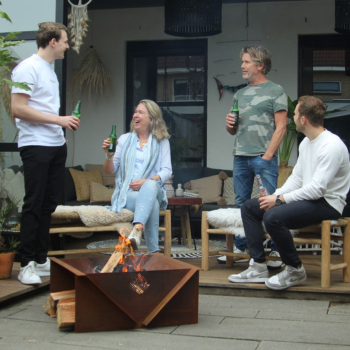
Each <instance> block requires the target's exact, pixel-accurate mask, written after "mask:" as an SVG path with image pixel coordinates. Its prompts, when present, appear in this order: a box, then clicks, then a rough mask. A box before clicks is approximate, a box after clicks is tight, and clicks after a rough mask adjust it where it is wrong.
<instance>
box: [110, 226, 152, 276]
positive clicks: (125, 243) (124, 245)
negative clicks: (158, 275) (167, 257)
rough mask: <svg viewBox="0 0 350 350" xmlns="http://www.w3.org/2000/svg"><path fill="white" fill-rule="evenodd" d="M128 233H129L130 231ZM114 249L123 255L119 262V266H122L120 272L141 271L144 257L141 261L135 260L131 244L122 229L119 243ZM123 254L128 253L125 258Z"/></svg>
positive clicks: (143, 256)
mask: <svg viewBox="0 0 350 350" xmlns="http://www.w3.org/2000/svg"><path fill="white" fill-rule="evenodd" d="M128 231H129V232H130V230H128ZM114 249H115V251H117V252H120V253H123V256H122V257H121V259H120V260H119V265H124V266H123V268H122V272H129V271H130V270H133V271H141V266H143V260H144V258H145V255H142V256H141V259H135V254H134V250H133V248H132V246H131V242H130V240H129V239H128V238H127V237H126V236H125V234H124V232H123V229H121V230H120V236H119V242H118V244H117V245H116V246H115V248H114ZM125 252H127V253H128V255H127V256H125V254H124V253H125ZM130 263H131V266H130Z"/></svg>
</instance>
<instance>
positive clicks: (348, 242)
mask: <svg viewBox="0 0 350 350" xmlns="http://www.w3.org/2000/svg"><path fill="white" fill-rule="evenodd" d="M344 219H345V220H346V221H347V222H348V224H347V225H346V227H345V230H344V241H343V243H344V244H343V261H344V263H346V264H347V267H346V268H345V269H344V270H343V282H347V283H349V282H350V218H344Z"/></svg>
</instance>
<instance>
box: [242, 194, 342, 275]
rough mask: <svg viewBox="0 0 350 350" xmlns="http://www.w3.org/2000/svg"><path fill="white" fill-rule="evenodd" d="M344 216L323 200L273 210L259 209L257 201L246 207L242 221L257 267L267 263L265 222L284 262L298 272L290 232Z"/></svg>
mask: <svg viewBox="0 0 350 350" xmlns="http://www.w3.org/2000/svg"><path fill="white" fill-rule="evenodd" d="M340 216H341V214H340V213H339V212H338V211H336V210H335V209H334V208H333V207H331V206H330V205H329V204H328V203H327V201H326V200H325V199H324V198H320V199H317V200H314V201H307V200H302V201H297V202H291V203H289V204H283V205H280V206H278V207H274V208H271V209H270V210H268V211H265V210H263V209H260V204H259V202H258V199H257V198H253V199H251V200H249V201H247V202H245V203H244V205H243V207H242V220H243V226H244V231H245V234H246V237H247V242H248V248H249V254H250V256H251V257H252V258H253V259H254V261H255V262H257V263H263V262H265V260H266V259H265V253H264V247H263V244H262V243H263V240H264V238H263V234H264V232H263V228H262V224H261V221H262V220H263V221H264V224H265V227H266V230H267V232H268V233H269V234H270V236H271V237H272V238H273V239H274V241H275V242H276V245H277V247H278V251H279V253H280V255H281V260H282V261H283V262H284V263H285V264H286V265H289V266H293V267H295V268H297V267H298V266H299V265H300V264H301V261H300V258H299V256H298V253H297V251H296V248H295V245H294V242H293V237H292V235H291V233H290V231H289V229H300V228H303V227H307V226H310V225H314V224H318V223H320V222H321V221H322V220H337V219H339V218H340Z"/></svg>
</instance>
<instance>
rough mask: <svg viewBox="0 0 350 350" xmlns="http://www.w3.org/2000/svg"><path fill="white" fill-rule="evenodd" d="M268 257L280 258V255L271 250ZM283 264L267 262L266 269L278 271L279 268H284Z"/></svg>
mask: <svg viewBox="0 0 350 350" xmlns="http://www.w3.org/2000/svg"><path fill="white" fill-rule="evenodd" d="M269 256H273V257H275V258H280V257H281V256H280V253H279V252H277V251H276V250H273V251H272V252H271V253H270V254H269ZM284 266H285V265H284V263H283V262H282V260H268V261H267V268H268V269H269V270H279V269H280V268H282V267H284Z"/></svg>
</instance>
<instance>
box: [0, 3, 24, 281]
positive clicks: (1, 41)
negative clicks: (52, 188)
mask: <svg viewBox="0 0 350 350" xmlns="http://www.w3.org/2000/svg"><path fill="white" fill-rule="evenodd" d="M0 5H2V3H1V1H0ZM0 18H3V19H5V20H7V21H9V22H11V19H10V17H9V16H8V14H7V13H5V12H3V11H0ZM15 39H16V34H15V33H9V34H7V35H6V36H1V35H0V73H1V74H0V88H2V87H3V86H6V87H8V88H9V89H10V88H11V87H12V86H17V87H20V88H22V89H25V90H30V87H29V86H28V85H27V84H26V83H15V82H13V81H11V79H10V78H8V77H7V74H5V73H8V72H11V68H13V64H14V62H16V61H17V59H18V58H17V57H14V56H12V51H11V50H10V49H9V48H10V47H12V46H17V45H19V44H21V43H23V42H24V41H23V40H21V41H17V40H15ZM2 134H3V129H2V108H1V106H0V142H2V140H3V139H2ZM4 173H5V155H4V153H3V152H0V192H2V186H3V184H4ZM18 203H19V200H16V199H13V198H8V199H7V200H2V201H1V202H0V279H4V278H9V277H10V275H11V271H12V265H13V261H14V257H15V248H16V246H17V245H18V244H19V242H18V241H17V240H16V239H14V238H10V239H7V240H5V239H4V237H3V236H2V235H1V231H2V226H3V224H4V222H5V220H6V219H7V217H8V216H9V215H10V214H11V212H12V211H13V209H14V208H15V207H16V206H17V204H18ZM8 268H10V272H8Z"/></svg>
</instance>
